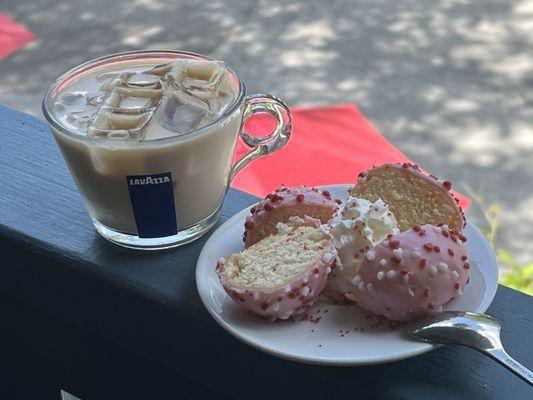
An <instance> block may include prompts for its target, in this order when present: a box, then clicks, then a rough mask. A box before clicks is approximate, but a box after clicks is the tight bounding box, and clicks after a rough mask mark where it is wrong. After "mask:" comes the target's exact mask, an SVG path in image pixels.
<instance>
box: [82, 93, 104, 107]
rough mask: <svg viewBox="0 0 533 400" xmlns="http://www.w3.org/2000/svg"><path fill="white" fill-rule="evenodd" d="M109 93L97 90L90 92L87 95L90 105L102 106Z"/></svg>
mask: <svg viewBox="0 0 533 400" xmlns="http://www.w3.org/2000/svg"><path fill="white" fill-rule="evenodd" d="M107 95H108V93H107V92H103V91H100V90H99V91H97V92H92V93H88V94H87V96H86V99H87V105H88V106H96V107H98V106H100V105H102V104H103V103H104V101H105V99H106V97H107Z"/></svg>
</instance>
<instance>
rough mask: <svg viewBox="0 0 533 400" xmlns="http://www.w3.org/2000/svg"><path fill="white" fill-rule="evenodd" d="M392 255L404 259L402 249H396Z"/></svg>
mask: <svg viewBox="0 0 533 400" xmlns="http://www.w3.org/2000/svg"><path fill="white" fill-rule="evenodd" d="M392 254H394V255H395V256H396V257H398V258H402V255H403V250H402V249H394V250H392Z"/></svg>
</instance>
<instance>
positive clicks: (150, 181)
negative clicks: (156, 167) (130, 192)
mask: <svg viewBox="0 0 533 400" xmlns="http://www.w3.org/2000/svg"><path fill="white" fill-rule="evenodd" d="M161 183H170V179H169V177H168V176H154V177H152V176H147V177H145V178H130V179H129V182H128V184H129V185H130V186H139V185H141V186H145V185H159V184H161Z"/></svg>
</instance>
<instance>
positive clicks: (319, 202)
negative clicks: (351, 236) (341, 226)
mask: <svg viewBox="0 0 533 400" xmlns="http://www.w3.org/2000/svg"><path fill="white" fill-rule="evenodd" d="M339 204H341V200H339V199H332V198H331V195H330V193H329V192H328V191H319V190H318V189H316V188H309V187H307V186H300V187H295V188H288V187H286V186H284V185H282V186H280V187H279V188H278V189H276V190H275V191H274V192H272V193H270V194H268V195H267V196H266V198H265V199H264V200H262V201H261V202H259V203H258V204H256V205H254V206H253V207H252V208H251V209H250V212H251V214H252V215H250V216H248V217H247V218H246V222H245V224H244V236H243V241H244V243H245V246H246V247H249V246H251V245H252V244H254V243H256V242H257V241H259V240H261V239H262V238H263V237H265V236H268V234H272V233H275V232H276V230H275V225H276V224H274V226H273V227H272V229H271V230H269V231H268V232H266V233H268V234H266V233H265V232H263V228H264V227H263V225H264V224H266V223H268V222H269V221H270V220H271V219H272V218H276V222H286V221H287V220H288V218H289V217H290V216H298V217H304V216H305V215H307V214H309V207H317V208H318V209H317V210H316V211H317V212H325V214H329V217H331V216H333V214H334V213H335V211H337V209H338V205H339ZM283 210H287V212H286V213H283V214H282V213H280V212H279V211H283ZM311 216H312V217H315V218H317V216H316V215H311ZM322 222H323V223H326V222H327V221H322Z"/></svg>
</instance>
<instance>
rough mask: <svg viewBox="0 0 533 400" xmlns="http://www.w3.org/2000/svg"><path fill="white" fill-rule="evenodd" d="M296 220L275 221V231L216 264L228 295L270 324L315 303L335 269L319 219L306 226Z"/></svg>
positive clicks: (329, 241)
mask: <svg viewBox="0 0 533 400" xmlns="http://www.w3.org/2000/svg"><path fill="white" fill-rule="evenodd" d="M297 219H298V220H300V221H301V223H299V224H296V225H295V226H291V225H287V224H284V223H279V224H278V226H277V230H278V232H277V233H275V234H273V235H270V236H268V237H266V238H265V239H263V240H261V241H259V242H257V243H256V244H254V245H253V246H250V247H249V248H247V249H246V250H244V251H242V252H240V253H235V254H232V255H231V256H229V257H228V258H227V259H220V260H219V261H218V264H217V273H218V276H219V278H220V282H221V283H222V286H223V287H224V289H225V290H226V292H227V293H228V295H229V296H230V297H231V298H232V299H233V300H235V302H236V303H237V304H238V305H240V306H241V307H243V308H245V309H247V310H250V311H251V312H253V313H255V314H258V315H261V316H263V317H267V318H268V319H270V320H272V321H274V320H276V319H278V318H279V319H288V318H289V317H290V316H292V315H296V314H301V313H303V312H304V311H305V309H306V308H307V307H309V306H311V305H312V304H313V303H314V302H315V301H316V299H317V298H318V296H319V295H320V293H321V292H322V290H323V289H324V287H325V286H326V281H327V276H328V274H329V273H330V272H331V269H332V268H334V266H335V248H334V246H333V244H332V242H331V239H330V237H329V236H328V235H327V234H326V233H324V232H323V231H322V230H321V229H320V228H319V227H318V226H317V225H318V221H316V220H315V223H314V225H315V226H309V225H310V224H309V220H307V221H306V222H304V221H303V220H301V219H299V218H297ZM293 220H294V218H293ZM289 224H290V223H289Z"/></svg>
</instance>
